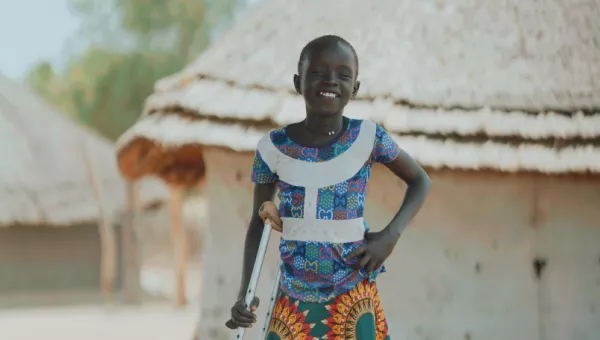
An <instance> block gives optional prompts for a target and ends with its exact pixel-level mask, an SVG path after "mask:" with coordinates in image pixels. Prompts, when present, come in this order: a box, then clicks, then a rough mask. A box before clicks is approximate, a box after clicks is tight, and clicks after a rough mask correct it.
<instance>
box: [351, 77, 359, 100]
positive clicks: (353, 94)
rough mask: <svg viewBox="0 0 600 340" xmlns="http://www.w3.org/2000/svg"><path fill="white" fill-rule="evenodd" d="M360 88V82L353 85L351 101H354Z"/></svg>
mask: <svg viewBox="0 0 600 340" xmlns="http://www.w3.org/2000/svg"><path fill="white" fill-rule="evenodd" d="M359 88H360V81H358V80H357V81H356V83H354V88H353V89H352V99H354V98H355V97H356V94H357V93H358V89H359Z"/></svg>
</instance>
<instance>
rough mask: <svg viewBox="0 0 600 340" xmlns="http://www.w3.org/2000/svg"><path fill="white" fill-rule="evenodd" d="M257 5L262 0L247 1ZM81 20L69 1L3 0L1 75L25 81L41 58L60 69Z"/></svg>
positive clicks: (0, 5) (0, 12) (73, 48)
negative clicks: (73, 12) (71, 11)
mask: <svg viewBox="0 0 600 340" xmlns="http://www.w3.org/2000/svg"><path fill="white" fill-rule="evenodd" d="M246 1H247V2H248V3H249V4H251V5H254V4H256V3H258V2H260V0H246ZM79 25H80V21H79V19H78V18H77V17H75V16H73V15H72V14H71V13H70V12H69V8H68V0H0V74H3V75H4V76H7V77H9V78H12V79H15V80H17V81H22V80H23V78H24V77H25V75H26V73H27V71H28V70H29V69H30V68H31V67H33V66H34V65H35V64H37V63H38V62H41V61H50V62H51V63H52V64H53V65H54V66H55V67H58V68H60V67H61V66H62V65H64V64H65V63H66V62H67V60H68V54H67V53H68V51H71V52H76V51H77V50H78V48H76V46H73V45H69V44H71V43H72V42H73V41H74V39H73V38H74V37H75V35H76V34H77V33H78V30H79Z"/></svg>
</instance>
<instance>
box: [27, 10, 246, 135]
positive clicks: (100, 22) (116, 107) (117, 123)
mask: <svg viewBox="0 0 600 340" xmlns="http://www.w3.org/2000/svg"><path fill="white" fill-rule="evenodd" d="M238 1H239V0H204V1H202V0H168V1H165V0H70V7H71V10H72V12H73V13H74V14H75V15H77V16H79V17H80V18H81V19H82V21H83V24H82V31H81V32H82V34H81V39H82V40H84V41H83V42H84V43H85V44H86V45H87V46H90V47H88V48H87V49H86V50H85V51H84V52H83V53H81V54H80V55H78V56H77V57H76V58H74V59H73V60H71V61H70V62H69V63H68V65H67V67H66V69H65V70H64V72H61V73H59V74H57V73H56V72H55V71H54V69H53V68H52V65H50V64H49V63H40V64H39V65H36V66H35V67H34V68H32V69H31V71H30V72H29V74H28V77H27V83H28V84H29V85H30V87H31V88H32V89H34V91H36V92H37V93H39V94H40V95H41V96H43V97H44V98H45V99H46V100H48V101H49V102H50V103H52V104H53V105H55V106H56V107H58V108H59V109H61V110H62V111H64V112H66V113H68V114H70V115H72V116H74V117H76V118H77V119H78V120H79V121H81V122H82V123H85V124H87V125H89V126H91V127H93V128H95V129H97V130H98V131H99V132H100V133H101V134H103V135H105V136H106V137H108V138H111V139H113V140H114V139H116V138H117V137H118V136H119V135H121V134H122V133H123V132H124V131H125V130H126V129H127V128H128V127H129V126H131V124H133V123H134V122H135V120H136V119H137V117H138V116H139V114H140V112H141V110H142V107H143V104H144V101H145V99H146V98H147V97H148V96H149V95H150V94H151V93H152V89H153V86H154V83H155V82H156V81H157V80H158V79H160V78H162V77H165V76H167V75H169V74H172V73H174V72H177V71H179V70H180V69H182V68H183V67H185V65H186V64H187V63H188V62H190V61H191V60H192V59H193V58H195V57H196V56H197V55H198V54H199V53H200V52H201V51H202V50H203V49H204V48H206V46H207V45H208V42H209V41H210V39H209V37H210V35H211V32H212V31H213V30H214V28H215V27H222V26H223V25H225V26H226V25H227V24H229V23H230V22H231V20H232V17H233V14H234V12H235V10H236V9H238V8H239V5H240V4H239V2H238Z"/></svg>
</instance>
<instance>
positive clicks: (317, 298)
mask: <svg viewBox="0 0 600 340" xmlns="http://www.w3.org/2000/svg"><path fill="white" fill-rule="evenodd" d="M344 123H345V131H344V133H343V134H342V135H341V136H340V137H339V138H338V139H337V140H336V141H334V142H333V143H332V144H331V145H330V146H327V147H322V148H310V147H304V146H301V145H299V144H296V143H295V142H293V141H292V140H291V139H290V138H289V136H288V135H287V132H286V128H285V127H284V128H281V129H278V130H273V131H271V132H270V133H269V135H267V136H265V137H263V138H262V139H261V140H260V141H259V143H258V147H257V151H256V154H255V157H254V163H253V168H252V181H253V182H254V183H263V184H264V183H275V182H276V183H277V186H278V189H279V200H280V205H279V214H280V216H281V219H282V221H283V234H282V238H281V242H280V246H279V249H280V252H281V260H282V268H281V270H282V282H281V287H280V294H279V296H278V299H277V301H276V305H275V310H274V313H273V318H272V320H271V323H270V327H269V331H268V335H267V339H269V340H275V339H282V340H283V339H285V340H297V339H361V340H371V339H373V340H375V339H377V340H379V339H382V340H383V339H389V336H388V334H387V333H388V332H387V331H388V327H387V322H386V319H385V315H384V312H383V309H382V307H381V302H380V300H379V295H378V292H377V288H376V286H375V278H376V277H377V275H378V274H379V273H380V272H383V271H385V268H384V267H381V268H380V269H378V270H376V271H375V272H370V273H368V272H366V271H365V270H364V269H361V270H356V269H353V268H351V266H350V265H351V264H352V261H350V260H348V259H346V258H345V256H347V255H348V254H350V253H351V252H352V251H353V250H355V249H356V248H357V247H358V246H360V245H362V244H364V242H365V239H364V235H365V233H366V232H367V231H368V230H369V227H368V225H367V224H366V223H365V221H364V218H363V213H364V205H365V193H366V189H367V182H368V180H369V177H370V174H371V167H372V165H373V163H375V162H378V163H389V162H391V161H393V160H394V159H395V158H396V157H397V156H398V152H399V149H398V146H397V145H396V143H395V142H394V141H393V139H392V138H391V137H390V135H389V134H388V133H387V132H386V131H385V130H384V129H383V128H382V127H380V126H379V125H377V124H375V123H373V122H371V121H367V120H356V119H345V120H344Z"/></svg>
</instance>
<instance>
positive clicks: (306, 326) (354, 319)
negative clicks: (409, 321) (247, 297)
mask: <svg viewBox="0 0 600 340" xmlns="http://www.w3.org/2000/svg"><path fill="white" fill-rule="evenodd" d="M266 339H267V340H313V339H332V340H355V339H360V340H388V339H390V337H389V335H388V325H387V321H386V319H385V314H384V312H383V308H382V306H381V301H380V299H379V293H378V291H377V287H376V286H375V283H372V282H369V281H368V280H364V281H362V282H361V283H360V284H358V285H357V286H356V287H354V288H353V289H352V290H350V291H349V292H347V293H344V294H342V295H339V296H337V297H336V298H334V299H333V300H331V301H328V302H326V303H322V304H321V303H303V302H300V301H299V300H296V299H293V298H291V297H289V296H287V295H283V294H281V295H280V296H279V297H278V298H277V301H276V302H275V307H274V310H273V317H272V318H271V322H270V324H269V330H268V332H267V338H266Z"/></svg>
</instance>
